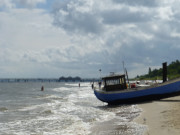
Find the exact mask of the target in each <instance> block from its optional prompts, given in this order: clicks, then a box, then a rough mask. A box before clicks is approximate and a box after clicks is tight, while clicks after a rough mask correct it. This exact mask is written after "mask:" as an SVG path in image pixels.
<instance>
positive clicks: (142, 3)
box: [113, 0, 159, 7]
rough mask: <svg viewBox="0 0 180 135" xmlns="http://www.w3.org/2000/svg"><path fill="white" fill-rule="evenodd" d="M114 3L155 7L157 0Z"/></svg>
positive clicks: (120, 0)
mask: <svg viewBox="0 0 180 135" xmlns="http://www.w3.org/2000/svg"><path fill="white" fill-rule="evenodd" d="M113 1H114V2H115V3H119V4H127V5H130V6H146V7H156V6H158V5H159V4H158V0H113Z"/></svg>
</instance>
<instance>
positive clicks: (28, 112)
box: [0, 82, 143, 135]
mask: <svg viewBox="0 0 180 135" xmlns="http://www.w3.org/2000/svg"><path fill="white" fill-rule="evenodd" d="M41 86H44V91H43V92H42V91H41V90H40V89H41ZM140 113H141V110H140V109H139V108H138V107H137V106H136V105H128V106H126V105H124V106H116V107H109V106H107V104H105V103H102V102H101V101H99V100H97V99H96V97H95V96H94V94H93V91H92V89H91V85H90V83H81V87H80V88H79V87H78V83H30V82H29V83H0V134H2V135H4V134H11V135H29V134H33V135H56V134H57V135H88V134H97V135H100V134H109V135H111V134H112V135H114V134H116V135H119V134H125V135H126V134H132V133H133V134H138V135H139V134H142V132H143V127H142V126H141V125H138V124H136V123H134V122H132V119H134V118H135V117H137V116H138V115H139V114H140ZM111 121H113V123H112V124H111V125H112V128H110V129H108V130H101V129H98V130H93V128H96V127H98V126H99V125H100V124H102V123H104V124H105V123H109V122H111ZM117 127H118V128H117ZM101 128H103V127H101ZM111 129H112V130H111Z"/></svg>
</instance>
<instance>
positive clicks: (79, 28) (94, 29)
mask: <svg viewBox="0 0 180 135" xmlns="http://www.w3.org/2000/svg"><path fill="white" fill-rule="evenodd" d="M92 6H93V3H92V2H91V1H81V0H77V1H73V0H68V1H60V2H58V3H56V4H55V5H54V10H53V15H54V24H55V25H56V26H59V27H63V28H64V29H65V30H67V31H71V32H75V33H82V34H84V33H99V32H100V31H101V30H102V25H101V20H100V19H99V17H98V16H97V15H96V13H93V12H89V11H90V10H92V9H91V8H92Z"/></svg>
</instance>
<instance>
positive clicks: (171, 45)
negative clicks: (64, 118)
mask: <svg viewBox="0 0 180 135" xmlns="http://www.w3.org/2000/svg"><path fill="white" fill-rule="evenodd" d="M51 2H52V1H51ZM53 2H54V4H53V6H52V7H51V8H52V9H51V11H52V12H51V13H49V11H50V7H48V9H47V6H48V3H49V0H46V1H45V0H36V1H35V0H34V1H33V0H32V1H24V0H23V1H22V0H13V1H12V0H1V1H0V8H1V9H0V28H1V31H0V37H1V38H0V67H1V70H0V76H5V74H6V75H7V76H11V75H12V76H13V75H14V76H18V73H19V75H20V76H36V77H40V76H46V75H45V74H46V73H47V74H48V75H47V76H55V77H59V76H61V75H64V76H66V75H67V76H69V75H72V76H77V75H79V76H81V77H98V74H99V71H98V70H99V69H102V74H103V75H105V74H108V73H109V72H112V71H114V72H121V73H122V72H123V68H122V61H125V65H126V68H127V69H128V71H129V74H130V77H133V76H136V75H140V74H144V73H147V71H148V68H149V67H159V66H161V63H162V62H165V61H167V62H171V61H173V60H176V59H178V58H179V56H180V54H179V51H180V47H179V46H180V45H179V42H180V38H179V37H180V27H179V23H180V21H179V20H180V16H179V13H180V9H179V7H178V5H179V4H180V2H179V1H178V0H173V1H168V0H159V1H155V0H152V1H148V2H147V1H145V0H134V1H130V0H126V1H125V0H103V1H97V0H76V1H75V0H63V1H53ZM53 2H52V3H53ZM41 4H43V6H42V7H41V8H39V5H41ZM14 50H16V51H14ZM32 65H33V66H32ZM139 69H142V70H139ZM23 70H25V71H23ZM28 73H29V74H28Z"/></svg>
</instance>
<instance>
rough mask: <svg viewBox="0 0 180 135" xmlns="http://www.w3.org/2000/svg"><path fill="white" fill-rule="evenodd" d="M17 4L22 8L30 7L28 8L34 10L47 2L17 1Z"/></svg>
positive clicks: (33, 0) (42, 0)
mask: <svg viewBox="0 0 180 135" xmlns="http://www.w3.org/2000/svg"><path fill="white" fill-rule="evenodd" d="M15 2H16V3H17V4H20V5H22V6H25V7H28V8H33V7H35V6H36V5H37V4H40V3H46V0H15Z"/></svg>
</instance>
